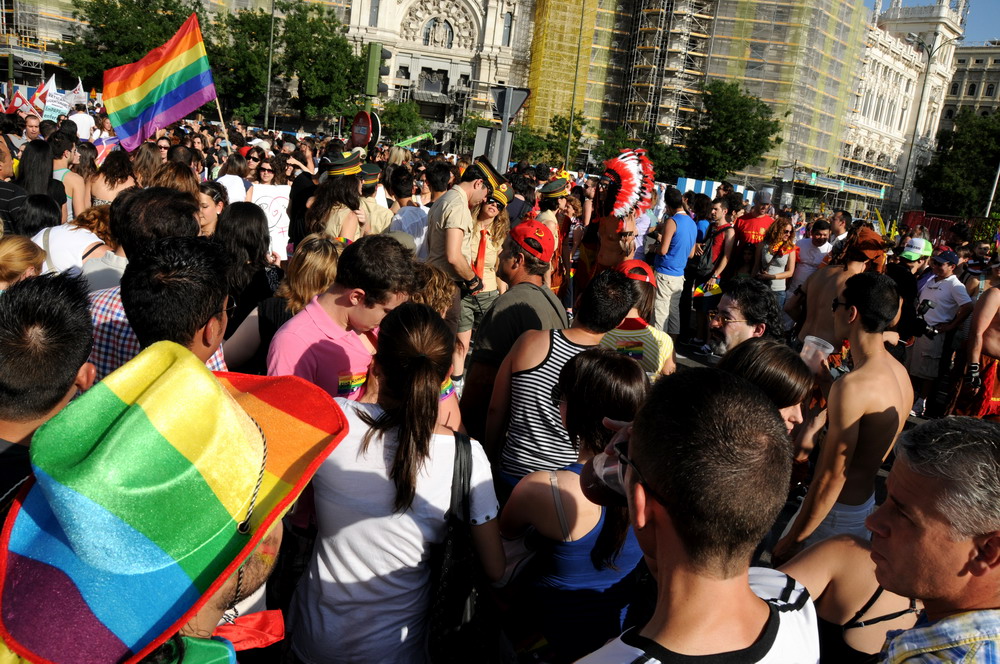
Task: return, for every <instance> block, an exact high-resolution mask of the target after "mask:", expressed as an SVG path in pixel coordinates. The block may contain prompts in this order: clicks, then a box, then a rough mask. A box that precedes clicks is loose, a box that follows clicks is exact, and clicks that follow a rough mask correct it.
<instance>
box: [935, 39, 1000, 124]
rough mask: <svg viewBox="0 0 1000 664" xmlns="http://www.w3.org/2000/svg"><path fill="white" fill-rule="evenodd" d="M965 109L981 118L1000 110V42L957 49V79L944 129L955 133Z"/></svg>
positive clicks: (946, 109) (950, 89) (947, 103)
mask: <svg viewBox="0 0 1000 664" xmlns="http://www.w3.org/2000/svg"><path fill="white" fill-rule="evenodd" d="M964 109H968V110H970V111H972V112H973V113H976V114H978V115H992V114H993V113H996V112H997V109H1000V41H991V42H988V43H985V44H975V45H972V44H969V45H965V44H963V45H962V46H960V47H958V48H957V49H955V75H954V76H953V77H952V79H951V84H950V85H949V86H948V92H947V94H946V95H945V99H944V112H943V113H942V115H941V123H940V128H941V129H951V128H952V127H953V126H954V124H955V123H954V119H955V116H956V115H958V114H959V112H960V111H962V110H964Z"/></svg>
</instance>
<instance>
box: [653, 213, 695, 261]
mask: <svg viewBox="0 0 1000 664" xmlns="http://www.w3.org/2000/svg"><path fill="white" fill-rule="evenodd" d="M671 218H672V219H673V220H674V223H675V224H677V230H676V231H675V232H674V235H673V237H672V238H670V248H669V249H667V254H666V255H665V256H661V255H659V254H657V255H656V260H655V261H654V263H653V267H654V268H655V270H656V271H657V272H659V273H660V274H666V275H668V276H671V277H683V276H684V268H685V267H686V266H687V261H688V255H690V253H691V248H692V247H694V243H695V240H696V239H697V237H698V226H697V225H696V224H695V223H694V219H692V218H691V217H689V216H688V215H686V214H684V213H683V212H678V213H677V214H675V215H674V216H673V217H671Z"/></svg>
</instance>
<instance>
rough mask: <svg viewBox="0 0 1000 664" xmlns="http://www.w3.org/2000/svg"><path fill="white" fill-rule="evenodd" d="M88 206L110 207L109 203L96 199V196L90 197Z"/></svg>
mask: <svg viewBox="0 0 1000 664" xmlns="http://www.w3.org/2000/svg"><path fill="white" fill-rule="evenodd" d="M90 204H91V205H93V206H94V207H97V206H98V205H111V201H106V200H104V199H103V198H97V197H96V196H91V197H90Z"/></svg>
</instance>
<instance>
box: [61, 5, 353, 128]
mask: <svg viewBox="0 0 1000 664" xmlns="http://www.w3.org/2000/svg"><path fill="white" fill-rule="evenodd" d="M73 6H74V12H73V15H74V17H75V18H76V19H77V20H78V21H80V23H79V24H78V25H77V27H76V28H75V33H74V39H73V41H71V42H68V43H66V44H64V45H63V46H62V49H61V51H60V52H61V55H62V57H63V61H64V62H65V63H66V67H67V68H68V69H69V70H70V71H71V72H72V73H73V74H76V75H77V76H80V77H81V78H83V80H84V82H85V87H91V86H94V87H97V88H100V87H101V86H102V83H103V74H104V71H105V70H107V69H111V68H112V67H118V66H120V65H124V64H128V63H131V62H136V61H137V60H140V59H141V58H142V57H144V56H145V55H146V54H147V53H149V51H151V50H153V49H154V48H156V47H158V46H161V45H162V44H164V43H166V42H167V40H169V39H170V38H171V37H172V36H173V35H174V33H176V32H177V30H178V28H180V26H181V24H182V23H184V21H185V20H187V17H188V16H190V15H191V12H197V14H198V20H199V23H200V24H201V30H202V35H203V37H204V39H205V49H206V50H207V52H208V61H209V64H210V65H211V66H212V74H213V77H214V78H215V86H216V91H217V92H218V94H219V97H220V100H221V101H222V105H223V109H224V110H225V111H226V113H227V114H229V115H234V116H237V117H241V118H243V119H244V120H246V121H253V119H254V118H256V117H258V116H260V114H261V113H262V112H263V104H264V99H265V96H266V92H267V86H268V84H269V82H268V81H267V80H266V79H267V62H268V49H269V42H270V37H271V14H270V13H269V12H264V11H261V10H256V11H250V10H242V11H239V12H235V13H228V12H220V13H218V14H213V15H211V16H209V15H207V14H206V13H205V9H204V5H203V4H202V3H201V2H199V1H198V0H73ZM276 7H277V8H278V10H279V11H280V12H281V13H283V14H284V18H281V17H280V16H279V17H278V18H276V19H275V32H274V61H273V68H272V74H271V81H270V84H271V85H272V86H275V87H276V86H281V85H282V84H283V83H284V82H285V81H291V80H293V79H294V80H296V81H297V88H296V92H297V95H298V97H297V100H296V103H295V107H296V109H297V110H298V111H299V112H300V113H301V115H302V117H304V118H310V119H319V118H324V117H330V116H333V115H336V114H338V113H342V112H348V111H349V110H350V108H351V106H352V103H351V102H352V98H354V97H355V96H356V95H358V94H360V93H361V92H362V82H363V75H364V60H363V58H362V57H360V56H358V55H355V53H354V49H353V47H352V46H351V44H350V43H349V42H348V41H347V38H346V37H345V36H344V33H345V31H346V29H345V28H344V26H343V25H341V23H340V22H339V21H338V20H337V18H336V14H335V13H334V11H333V10H332V9H330V8H328V7H326V6H323V5H319V4H313V3H304V2H281V1H280V0H279V1H278V3H277V5H276ZM273 90H274V87H272V92H273ZM272 96H273V95H272Z"/></svg>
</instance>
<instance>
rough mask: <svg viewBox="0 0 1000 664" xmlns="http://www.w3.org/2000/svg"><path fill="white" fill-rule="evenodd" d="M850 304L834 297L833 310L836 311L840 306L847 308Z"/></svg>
mask: <svg viewBox="0 0 1000 664" xmlns="http://www.w3.org/2000/svg"><path fill="white" fill-rule="evenodd" d="M849 306H851V305H849V304H847V303H846V302H841V301H840V300H839V299H837V298H833V310H834V311H836V310H837V309H838V308H839V307H844V308H845V309H846V308H847V307H849Z"/></svg>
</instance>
